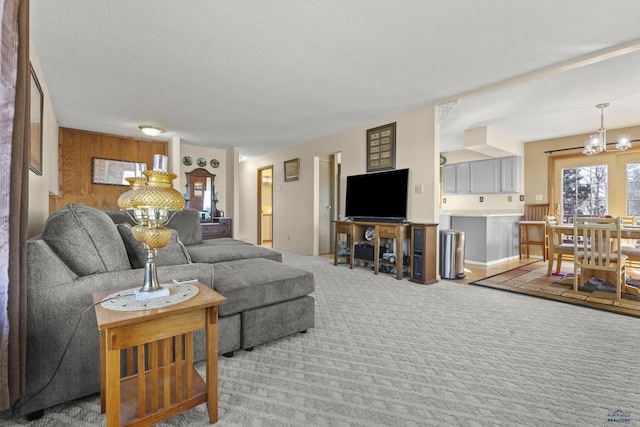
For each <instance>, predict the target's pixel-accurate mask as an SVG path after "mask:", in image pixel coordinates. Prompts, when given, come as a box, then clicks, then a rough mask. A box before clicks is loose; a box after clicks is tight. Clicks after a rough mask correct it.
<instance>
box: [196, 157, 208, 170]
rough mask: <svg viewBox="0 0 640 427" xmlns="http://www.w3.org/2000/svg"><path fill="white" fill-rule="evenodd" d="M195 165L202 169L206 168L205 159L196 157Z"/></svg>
mask: <svg viewBox="0 0 640 427" xmlns="http://www.w3.org/2000/svg"><path fill="white" fill-rule="evenodd" d="M197 164H198V166H200V167H201V168H203V167H205V166H207V159H205V158H204V157H198V160H197Z"/></svg>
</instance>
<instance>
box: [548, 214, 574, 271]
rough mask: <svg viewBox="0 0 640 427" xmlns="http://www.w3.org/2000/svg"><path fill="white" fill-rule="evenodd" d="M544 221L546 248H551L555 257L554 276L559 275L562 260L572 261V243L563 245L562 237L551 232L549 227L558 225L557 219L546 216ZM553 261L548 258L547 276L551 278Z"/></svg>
mask: <svg viewBox="0 0 640 427" xmlns="http://www.w3.org/2000/svg"><path fill="white" fill-rule="evenodd" d="M544 221H545V224H546V228H547V235H546V239H547V242H548V243H547V247H549V246H553V256H554V257H555V261H556V274H559V273H560V267H561V266H562V260H563V258H566V259H567V260H571V261H573V243H564V239H563V235H562V234H559V233H555V232H553V229H552V228H551V227H552V226H554V225H558V218H557V217H556V216H553V215H546V216H545V217H544ZM553 261H554V260H552V259H551V258H549V267H548V268H547V276H551V270H552V269H553Z"/></svg>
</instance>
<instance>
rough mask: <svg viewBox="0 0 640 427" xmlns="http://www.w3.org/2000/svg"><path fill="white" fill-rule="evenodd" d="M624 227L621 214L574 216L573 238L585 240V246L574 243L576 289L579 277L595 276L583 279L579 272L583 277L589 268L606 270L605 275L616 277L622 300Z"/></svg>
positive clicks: (617, 291) (576, 288) (624, 258)
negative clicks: (590, 216) (595, 216)
mask: <svg viewBox="0 0 640 427" xmlns="http://www.w3.org/2000/svg"><path fill="white" fill-rule="evenodd" d="M621 227H622V218H620V217H618V218H583V217H574V218H573V240H574V242H576V243H577V242H579V241H580V240H582V241H583V242H584V244H583V245H578V244H574V253H573V258H574V291H576V292H577V291H578V281H579V280H589V279H591V277H581V278H579V275H578V271H580V274H581V275H582V276H584V272H585V271H590V272H594V271H604V272H605V277H607V278H608V277H615V278H614V280H615V283H614V284H615V286H616V297H617V299H620V296H621V290H622V284H623V281H624V280H625V279H624V275H623V273H625V262H624V261H625V260H626V256H624V255H623V254H622V251H621V245H620V235H621V230H620V229H621ZM612 247H613V248H615V249H612ZM608 273H611V274H608ZM614 275H615V276H614ZM612 282H613V281H612Z"/></svg>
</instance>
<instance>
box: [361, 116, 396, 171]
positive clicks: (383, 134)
mask: <svg viewBox="0 0 640 427" xmlns="http://www.w3.org/2000/svg"><path fill="white" fill-rule="evenodd" d="M395 168H396V123H395V122H393V123H389V124H388V125H384V126H378V127H377V128H373V129H368V130H367V172H375V171H382V170H387V169H395Z"/></svg>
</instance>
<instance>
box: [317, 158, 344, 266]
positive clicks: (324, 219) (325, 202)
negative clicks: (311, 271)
mask: <svg viewBox="0 0 640 427" xmlns="http://www.w3.org/2000/svg"><path fill="white" fill-rule="evenodd" d="M339 183H340V153H335V154H331V155H329V156H324V157H321V158H320V173H319V184H320V185H319V191H318V207H319V212H318V254H319V255H326V254H332V253H333V239H334V231H333V230H334V229H333V227H334V223H333V221H336V220H337V219H338V212H339V211H340V209H339V200H340V194H339V188H340V185H339Z"/></svg>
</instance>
